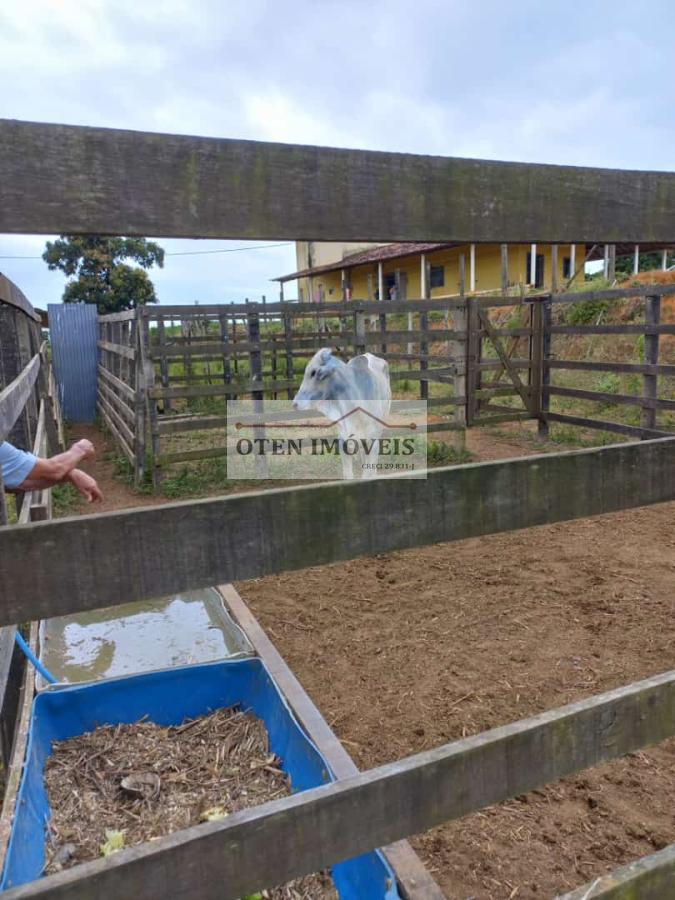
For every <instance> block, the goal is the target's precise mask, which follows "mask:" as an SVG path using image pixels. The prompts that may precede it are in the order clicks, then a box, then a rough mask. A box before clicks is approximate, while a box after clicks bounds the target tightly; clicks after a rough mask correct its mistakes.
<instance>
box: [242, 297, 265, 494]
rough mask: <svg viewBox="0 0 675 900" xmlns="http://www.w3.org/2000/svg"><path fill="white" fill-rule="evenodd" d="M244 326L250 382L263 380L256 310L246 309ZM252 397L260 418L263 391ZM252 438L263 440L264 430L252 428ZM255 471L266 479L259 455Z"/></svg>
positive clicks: (258, 321)
mask: <svg viewBox="0 0 675 900" xmlns="http://www.w3.org/2000/svg"><path fill="white" fill-rule="evenodd" d="M246 324H247V331H248V340H249V344H250V348H249V351H248V354H249V356H248V358H249V363H250V368H251V381H254V382H255V381H260V382H262V380H263V374H262V354H261V352H260V315H259V313H258V310H257V309H253V308H252V307H250V306H249V307H248V309H247V313H246ZM251 394H252V397H253V412H254V413H257V414H259V415H261V416H262V413H263V411H264V401H263V398H264V393H263V391H252V392H251ZM253 437H254V440H259V439H263V440H264V438H265V429H264V428H254V429H253ZM255 469H256V474H257V475H258V476H259V477H260V478H266V477H267V475H268V470H267V458H266V457H265V456H262V455H260V454H256V457H255Z"/></svg>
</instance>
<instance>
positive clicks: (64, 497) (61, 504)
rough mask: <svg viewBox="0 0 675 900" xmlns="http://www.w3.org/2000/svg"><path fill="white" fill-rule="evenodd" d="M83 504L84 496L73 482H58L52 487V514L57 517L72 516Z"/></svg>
mask: <svg viewBox="0 0 675 900" xmlns="http://www.w3.org/2000/svg"><path fill="white" fill-rule="evenodd" d="M81 505H82V498H81V497H80V495H79V494H78V492H77V491H76V490H75V488H74V487H73V486H72V484H57V485H54V487H53V488H52V514H53V516H54V518H55V519H61V518H63V517H64V516H72V515H73V514H74V513H76V512H77V511H78V510H79V508H80V506H81Z"/></svg>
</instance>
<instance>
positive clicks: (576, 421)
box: [543, 412, 669, 439]
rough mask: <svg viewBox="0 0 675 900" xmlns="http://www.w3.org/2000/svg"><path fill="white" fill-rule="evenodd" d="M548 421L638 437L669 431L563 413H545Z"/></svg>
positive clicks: (664, 433)
mask: <svg viewBox="0 0 675 900" xmlns="http://www.w3.org/2000/svg"><path fill="white" fill-rule="evenodd" d="M543 416H544V418H545V419H546V421H549V422H562V423H563V424H566V425H576V426H577V427H579V428H595V429H596V430H597V431H611V432H612V433H613V434H625V435H627V436H628V437H636V438H643V439H644V438H649V439H651V438H659V437H666V435H668V434H669V432H667V431H665V430H658V429H656V428H644V427H641V426H638V425H622V424H621V423H619V422H604V421H603V420H602V419H587V418H583V417H582V416H568V415H563V414H562V413H552V412H546V413H543Z"/></svg>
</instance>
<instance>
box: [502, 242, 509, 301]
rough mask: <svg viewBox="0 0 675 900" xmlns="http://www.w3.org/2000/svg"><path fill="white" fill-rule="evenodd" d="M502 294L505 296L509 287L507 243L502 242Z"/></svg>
mask: <svg viewBox="0 0 675 900" xmlns="http://www.w3.org/2000/svg"><path fill="white" fill-rule="evenodd" d="M501 251H502V294H503V295H504V296H506V294H507V292H508V289H509V245H508V244H502V245H501Z"/></svg>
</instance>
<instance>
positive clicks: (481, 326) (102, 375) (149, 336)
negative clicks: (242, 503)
mask: <svg viewBox="0 0 675 900" xmlns="http://www.w3.org/2000/svg"><path fill="white" fill-rule="evenodd" d="M667 294H675V285H668V284H666V285H663V284H659V285H648V284H643V285H638V286H635V287H631V288H625V289H617V290H606V291H595V292H590V291H589V292H582V293H579V292H571V293H548V294H537V295H532V296H527V297H503V296H501V295H499V296H497V295H486V296H478V297H475V296H464V295H462V296H459V297H457V298H453V299H444V300H428V299H419V300H401V301H391V302H389V301H384V302H382V303H380V302H374V301H361V300H353V301H349V302H342V303H340V302H334V303H322V304H316V303H304V304H303V303H245V304H217V305H210V306H162V307H145V308H143V309H138V310H136V311H131V312H125V313H117V314H113V315H109V316H102V317H99V352H100V363H99V368H98V371H99V379H98V404H99V411H100V415H101V418H102V419H103V421H104V422H105V424H106V425H107V427H108V428H109V429H110V431H111V432H112V434H113V435H114V437H115V439H116V440H117V443H118V446H119V448H120V450H121V451H122V452H123V453H124V455H125V456H126V457H127V459H128V460H129V462H130V463H131V465H133V466H134V470H135V476H136V482H137V483H139V482H140V481H141V480H142V479H143V476H144V472H145V467H146V465H147V464H148V462H149V464H150V466H151V469H152V476H153V482H154V483H155V484H157V483H158V482H159V480H160V477H161V473H162V471H164V470H165V469H166V467H167V466H170V465H172V464H175V463H179V462H186V461H189V460H202V459H209V458H215V457H219V456H224V455H225V454H226V453H227V448H226V446H225V442H224V441H222V442H221V443H219V444H216V446H208V447H199V448H196V449H195V448H181V447H178V448H177V447H175V446H172V447H169V448H168V449H167V446H166V442H167V439H170V440H172V441H173V440H175V437H176V435H180V434H186V433H194V432H200V433H201V434H204V433H205V432H208V431H211V432H213V431H214V430H217V431H219V432H221V433H224V431H225V426H226V424H227V418H226V415H225V409H226V407H225V401H226V400H228V399H233V398H236V397H246V396H248V397H256V398H258V399H259V401H260V402H261V403H264V398H266V397H268V398H269V397H272V398H274V399H276V398H277V397H280V396H281V397H289V398H290V397H292V396H293V394H294V393H295V391H296V390H297V388H298V386H299V383H300V380H301V378H302V366H304V363H305V361H306V360H307V359H308V358H309V357H310V356H311V355H312V354H313V353H314V352H316V350H318V349H319V348H320V347H325V346H331V347H333V348H335V351H336V353H338V354H339V355H341V356H343V357H344V358H347V357H349V356H353V355H356V354H358V353H363V352H365V351H366V350H369V351H371V352H373V353H377V354H378V355H379V356H381V357H383V358H384V359H386V360H387V361H388V362H389V363H390V367H391V368H390V377H391V380H392V387H393V390H394V392H397V391H398V392H399V395H400V396H403V395H404V394H402V393H401V388H402V387H404V388H405V389H406V391H407V393H408V394H409V393H410V391H411V388H412V389H413V390H415V391H419V396H420V397H422V398H424V399H426V401H427V405H428V409H429V413H430V415H431V416H432V417H433V419H432V421H431V422H430V423H429V425H428V428H427V430H428V432H430V433H433V432H448V431H456V430H462V429H464V428H465V427H473V426H479V425H495V424H500V423H502V422H509V421H516V420H525V419H537V420H538V421H539V423H540V428H541V430H542V431H546V430H547V428H548V423H549V422H562V423H567V424H569V425H574V426H581V427H586V428H597V429H600V430H605V431H610V432H614V433H617V434H621V435H626V436H629V437H639V438H647V437H659V436H663V435H665V434H668V433H669V429H668V428H667V427H666V426H660V425H659V422H658V420H657V414H658V412H659V411H665V410H675V400H673V399H662V398H659V396H658V377H659V375H662V376H668V375H673V374H675V365H672V364H670V365H669V364H663V363H660V362H659V338H660V336H661V335H664V334H671V335H672V334H675V324H672V323H671V324H662V323H661V322H660V308H661V297H662V296H663V295H667ZM629 298H630V299H631V300H636V299H637V300H639V301H641V302H642V303H643V305H644V313H643V315H642V318H643V321H642V322H640V321H637V319H638V318H639V316H638V317H636V318H635V320H633V321H631V322H630V323H620V324H607V323H600V322H596V323H593V324H589V325H568V324H559V319H560V317H559V316H558V317H554V314H553V310H554V309H560V308H563V307H565V306H569V305H570V304H578V303H598V302H606V301H616V302H621V301H623V300H626V299H629ZM505 316H506V319H505V321H502V322H500V319H504V317H505ZM410 318H412V329H410V324H409V319H410ZM514 320H515V321H516V323H517V324H513V321H514ZM591 335H612V336H614V337H615V338H616V339H617V340H620V339H622V338H624V337H626V336H629V335H630V336H633V337H634V338H635V339H637V338H639V337H640V336H642V337H643V338H644V360H643V361H640V362H625V361H619V360H614V361H607V360H575V359H568V358H560V349H561V347H560V340H561V338H564V337H565V336H570V337H571V336H577V337H578V336H591ZM554 341H555V342H556V343H555V344H554ZM562 349H563V350H564V345H563V346H562ZM298 363H300V364H301V365H300V368H298ZM563 370H564V371H580V372H611V373H624V374H632V375H638V376H639V377H640V379H641V382H642V390H641V391H640V392H639V393H636V394H625V393H624V394H622V393H609V392H607V391H601V390H592V389H591V390H589V389H586V388H583V389H580V388H570V387H564V386H559V385H556V384H554V383H553V380H554V376H555V373H556V372H557V371H563ZM417 385H419V386H418V387H417ZM432 385H433V387H431V386H432ZM412 386H415V387H412ZM552 397H553V398H557V397H564V398H576V399H578V400H582V401H594V402H596V403H598V404H601V405H606V404H610V405H619V406H624V407H625V406H634V407H638V408H639V409H640V410H641V421H640V424H639V425H637V424H634V425H632V424H627V423H625V422H622V421H612V419H611V418H609V419H607V418H604V419H603V418H600V417H595V416H593V415H588V416H579V415H569V414H567V413H562V412H556V411H554V410H552V409H551V398H552ZM507 398H508V399H507ZM514 400H515V403H514V402H513V401H514ZM195 401H197V402H198V403H199V404H200V405H201V406H202V409H203V407H204V406H205V405H206V406H209V405H210V407H211V408H210V411H207V412H204V411H201V412H199V411H196V410H195V409H194V408H193V407H194V403H195ZM506 404H509V405H506Z"/></svg>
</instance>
